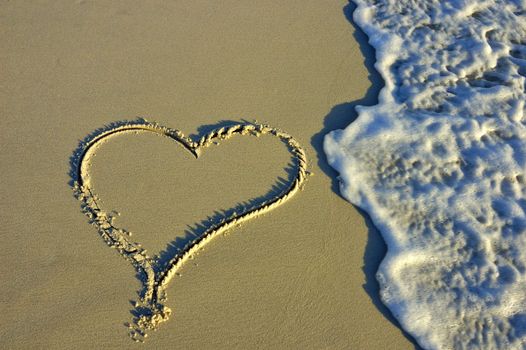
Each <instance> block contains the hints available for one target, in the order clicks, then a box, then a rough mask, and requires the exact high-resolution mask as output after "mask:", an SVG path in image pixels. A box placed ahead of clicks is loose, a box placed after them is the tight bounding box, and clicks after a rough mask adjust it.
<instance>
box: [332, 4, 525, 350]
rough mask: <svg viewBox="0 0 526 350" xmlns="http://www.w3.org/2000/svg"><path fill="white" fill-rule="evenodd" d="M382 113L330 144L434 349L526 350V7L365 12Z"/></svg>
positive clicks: (405, 314) (388, 268)
mask: <svg viewBox="0 0 526 350" xmlns="http://www.w3.org/2000/svg"><path fill="white" fill-rule="evenodd" d="M355 2H356V3H357V5H358V7H357V9H356V11H355V12H354V20H355V22H356V23H357V24H358V25H359V26H360V27H361V28H362V29H363V30H364V31H365V33H366V34H367V35H368V37H369V42H370V44H371V45H372V46H373V47H374V48H375V49H376V59H377V62H376V65H375V67H376V69H377V70H378V72H379V73H380V74H381V75H382V77H383V78H384V80H385V87H384V88H383V89H382V91H381V92H380V96H379V103H378V104H377V105H375V106H372V107H363V106H362V107H358V108H357V111H358V118H357V120H356V121H355V122H353V123H352V124H351V125H350V126H348V127H347V128H346V129H345V130H336V131H333V132H331V133H330V134H328V135H327V136H326V138H325V143H324V149H325V153H326V154H327V159H328V161H329V163H330V164H331V166H332V167H334V168H335V169H336V170H337V171H338V172H339V174H340V184H341V193H342V195H343V196H345V198H347V199H348V200H349V201H351V202H352V203H354V204H356V205H357V206H359V207H361V208H363V209H364V210H366V211H367V212H368V213H369V215H370V216H371V218H372V220H373V221H374V223H375V225H376V226H377V227H378V229H379V230H380V231H381V233H382V235H383V237H384V239H385V241H386V243H387V247H388V252H387V255H386V257H385V258H384V260H383V261H382V263H381V265H380V268H379V271H378V273H377V279H378V281H379V284H380V290H381V298H382V300H383V302H384V303H385V304H386V305H387V307H388V308H389V309H390V310H391V311H392V313H393V315H394V316H395V317H396V318H397V319H398V320H399V321H400V324H401V325H402V327H403V328H404V329H405V330H407V331H408V332H409V333H410V334H412V335H413V336H414V337H415V339H416V340H417V341H418V343H419V344H420V345H421V346H423V347H424V348H426V349H504V348H506V349H526V108H525V101H526V92H525V83H526V78H525V76H526V12H525V11H526V1H521V0H508V1H502V0H487V1H480V0H479V1H473V0H463V1H460V0H459V1H438V0H421V1H415V0H355Z"/></svg>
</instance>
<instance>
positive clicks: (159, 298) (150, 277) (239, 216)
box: [71, 119, 307, 342]
mask: <svg viewBox="0 0 526 350" xmlns="http://www.w3.org/2000/svg"><path fill="white" fill-rule="evenodd" d="M130 132H134V133H136V132H152V133H156V134H160V135H162V136H166V137H169V138H171V139H172V140H174V141H175V142H176V143H178V144H180V145H181V146H183V147H184V148H185V149H186V150H188V151H189V152H190V153H192V155H193V156H195V158H199V154H200V152H202V151H203V150H204V149H205V148H206V147H209V146H211V145H215V144H219V141H223V140H227V139H229V138H231V137H233V136H235V135H252V136H259V135H263V134H268V135H272V136H275V137H277V138H278V139H280V140H281V141H282V142H283V143H284V144H285V145H286V147H287V149H288V151H289V152H290V154H291V155H292V156H293V158H294V159H295V162H296V173H295V176H294V178H293V180H292V181H291V182H290V183H289V184H288V185H287V187H286V188H285V189H284V190H283V191H282V192H281V193H279V194H278V195H276V196H274V197H273V198H267V199H266V200H264V201H262V202H260V203H259V204H256V205H254V206H252V207H249V208H247V209H246V210H245V211H244V212H242V213H234V214H232V215H231V216H229V217H226V218H224V219H223V220H221V221H220V222H217V223H211V224H210V225H209V226H208V227H207V228H206V230H205V231H204V232H203V233H202V234H201V235H200V236H198V237H197V238H195V239H194V240H193V241H191V242H189V243H188V244H187V245H186V247H184V249H182V250H181V251H179V252H176V253H174V255H173V256H172V257H171V259H170V260H169V261H168V263H167V264H166V265H163V266H164V268H162V267H161V266H159V265H158V264H157V263H156V261H157V257H156V256H154V257H150V256H148V255H147V254H146V250H145V249H144V248H143V247H142V246H141V245H140V244H139V243H136V242H132V241H131V240H130V238H129V236H130V233H129V232H128V231H127V230H125V229H122V228H119V227H116V226H115V225H114V223H113V215H112V214H110V213H106V212H104V211H103V210H102V209H101V207H100V206H99V203H98V201H99V199H98V197H97V195H96V194H95V193H94V192H93V190H92V188H91V186H90V185H91V184H90V178H89V173H88V164H89V160H90V158H91V157H92V156H93V155H94V154H95V152H96V150H97V146H98V145H100V144H101V143H102V142H104V141H106V140H108V139H109V138H111V137H112V136H115V135H117V134H122V133H130ZM306 166H307V163H306V157H305V152H304V150H303V149H302V148H301V146H300V145H299V144H298V142H297V141H296V140H295V139H294V138H293V137H292V136H290V135H289V134H287V133H285V132H283V131H280V130H278V129H275V128H272V127H269V126H267V125H261V124H250V123H246V124H237V125H232V126H228V127H222V128H218V129H216V130H214V131H212V132H210V133H208V134H206V135H204V136H202V137H201V139H200V140H198V141H193V140H192V139H191V138H189V137H186V136H184V134H183V133H182V132H181V131H179V130H175V129H171V128H167V127H164V126H161V125H158V124H156V123H152V122H149V121H146V120H144V119H139V120H137V121H133V122H119V123H115V124H111V125H109V126H107V127H104V128H102V129H98V130H96V131H94V132H93V133H92V134H90V135H89V136H88V137H86V138H85V139H84V140H83V141H82V142H81V143H80V145H79V147H78V148H77V149H76V151H75V152H74V154H73V156H72V157H71V177H72V179H73V182H72V187H73V190H74V193H75V197H76V198H77V199H78V200H80V202H81V208H82V211H83V212H84V213H85V214H86V215H87V216H88V218H89V220H90V223H92V224H93V225H95V226H96V227H97V230H98V232H99V234H100V236H101V237H102V238H103V239H104V241H105V242H106V243H107V244H108V245H109V246H110V247H112V248H114V249H116V250H117V251H118V252H119V253H120V255H121V256H122V257H123V258H125V259H126V260H128V261H129V262H130V263H131V264H132V265H133V266H134V268H135V269H136V270H137V272H138V273H139V275H141V276H144V278H143V281H142V282H143V291H142V293H141V298H140V300H138V301H137V303H136V305H135V306H136V315H137V316H136V318H135V319H134V324H133V325H129V329H130V335H131V336H132V338H133V339H134V340H135V341H138V342H142V341H144V338H145V337H146V336H147V331H149V330H156V329H157V327H158V325H159V324H160V323H161V322H164V321H166V320H168V318H169V316H170V313H171V310H170V308H168V307H167V306H165V305H164V304H163V303H164V302H165V301H166V287H167V285H168V283H169V282H170V280H171V279H172V278H173V277H174V275H176V273H177V271H178V270H179V268H180V267H181V266H182V265H183V264H184V263H185V262H186V261H187V260H188V259H189V258H191V257H192V256H193V254H195V253H196V252H197V251H198V250H199V249H201V248H202V247H203V246H204V245H206V243H208V242H209V241H210V240H212V239H213V238H214V237H216V236H218V235H219V234H221V233H224V232H225V231H227V230H228V229H231V228H232V227H234V226H236V225H238V224H240V223H242V222H244V221H247V220H249V219H252V218H254V217H256V216H258V215H260V214H263V213H266V212H268V211H270V210H271V209H274V208H276V207H277V206H279V205H281V204H283V203H284V202H285V201H287V200H288V199H290V198H291V197H292V196H293V195H294V194H295V193H296V192H297V191H298V190H299V189H300V187H301V186H302V185H303V182H304V181H305V179H306V175H307V170H306Z"/></svg>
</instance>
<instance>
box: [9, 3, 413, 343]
mask: <svg viewBox="0 0 526 350" xmlns="http://www.w3.org/2000/svg"><path fill="white" fill-rule="evenodd" d="M348 6H349V4H348V2H347V1H346V0H341V1H340V0H335V1H332V0H331V1H319V0H307V1H306V0H301V1H300V0H291V1H239V0H225V1H221V2H217V1H202V0H196V1H156V0H154V1H148V2H139V1H100V0H83V1H74V0H71V1H69V0H68V1H62V0H53V1H50V0H44V1H38V2H37V1H26V2H21V1H9V2H7V1H5V2H2V3H1V5H0V16H1V18H2V21H1V23H2V24H1V25H0V28H1V30H2V36H1V38H0V45H1V47H0V48H1V50H0V52H1V53H2V54H1V55H0V65H1V67H2V75H1V83H2V87H1V88H0V96H1V101H2V108H1V114H2V118H1V123H2V124H1V125H2V128H1V131H0V142H1V143H0V144H1V146H2V152H0V164H1V169H2V176H1V177H0V196H1V198H2V202H1V204H0V216H1V222H2V230H1V234H0V237H1V239H2V254H1V256H2V264H0V277H1V280H2V283H1V284H0V296H1V297H0V310H1V313H0V345H1V347H2V348H5V349H17V348H21V349H27V348H46V349H72V348H90V349H118V348H121V349H127V348H131V347H137V348H139V347H141V348H152V349H164V348H170V349H171V348H180V349H207V348H208V349H256V348H260V349H279V348H286V349H327V348H329V349H408V348H412V347H413V346H412V344H411V342H410V341H409V340H408V339H407V338H406V337H405V336H404V334H403V333H402V332H401V331H400V329H399V328H398V327H397V326H396V325H395V324H394V323H393V322H392V320H390V318H389V315H388V314H386V310H385V308H384V307H382V305H381V303H379V299H378V295H377V290H376V288H377V285H376V282H375V279H374V272H375V271H376V268H377V265H378V263H379V262H380V260H381V257H382V255H383V249H385V248H384V246H383V243H382V241H381V238H380V237H379V235H378V233H377V232H376V231H374V230H370V229H369V228H368V227H367V225H366V222H365V220H364V217H363V216H362V215H361V214H360V213H359V212H358V211H357V210H356V209H355V208H354V207H353V206H352V205H350V204H349V203H348V202H346V201H344V200H343V199H342V198H341V197H339V195H338V188H337V180H336V178H335V176H336V174H335V173H334V172H332V171H331V170H330V168H329V167H328V165H327V163H326V161H325V158H324V155H323V154H322V153H321V152H322V150H321V139H322V137H323V135H324V134H325V133H326V132H328V131H330V130H331V129H334V128H342V127H345V126H346V125H347V124H348V123H349V122H350V121H351V120H352V117H353V115H354V112H353V103H352V102H353V101H359V100H361V99H363V98H364V96H366V94H367V91H371V90H370V89H373V90H374V86H373V87H371V84H372V83H371V81H370V79H369V78H368V77H369V76H370V75H371V74H373V73H372V72H371V71H368V70H367V68H366V66H365V65H364V57H363V55H362V49H361V45H362V46H363V43H362V44H359V43H358V42H357V41H356V38H357V32H356V31H355V29H354V27H353V25H352V24H351V23H350V22H349V20H348V19H347V18H346V16H345V14H344V12H343V8H344V7H348ZM138 116H143V117H146V118H148V119H152V120H156V121H157V122H158V123H159V124H161V125H166V126H175V127H177V128H178V129H180V130H184V131H185V133H187V135H190V136H191V137H192V140H197V137H201V136H203V135H206V134H209V133H210V131H211V130H216V129H218V128H221V127H223V126H225V127H228V126H232V125H235V124H246V120H249V121H250V122H252V121H253V120H255V119H257V120H258V122H257V124H265V125H271V126H272V127H275V128H279V129H282V130H286V131H287V133H289V134H290V135H292V136H294V139H295V140H297V142H298V143H299V144H301V146H302V148H303V149H304V151H305V153H306V154H307V156H308V159H309V162H308V163H307V168H308V169H309V171H311V172H312V173H313V174H314V176H311V177H309V180H308V182H307V183H306V185H305V187H304V190H303V191H301V193H299V194H298V195H296V196H294V197H293V198H292V199H290V200H289V201H287V203H286V205H282V206H280V207H279V208H278V210H274V211H272V212H271V213H269V214H268V215H261V216H260V217H258V218H257V220H250V221H248V222H245V223H244V224H243V225H241V226H240V227H235V228H234V229H232V230H230V231H229V234H228V235H220V236H218V237H217V238H215V239H214V240H212V241H210V242H209V243H207V245H206V246H205V248H204V249H203V250H202V251H201V252H200V254H198V255H196V256H195V257H194V258H193V259H192V260H191V261H187V262H186V264H184V265H183V266H181V268H180V269H179V270H178V271H179V273H180V274H181V277H178V278H176V279H174V280H173V281H172V282H171V283H170V284H168V285H167V287H166V292H167V293H168V295H169V296H170V299H169V301H168V302H167V304H168V305H169V307H170V308H171V309H172V310H173V312H172V314H171V316H170V321H169V322H165V323H163V326H162V328H161V330H160V331H158V332H155V333H154V334H151V335H150V336H149V337H148V341H146V342H145V343H143V344H135V343H134V342H133V341H131V340H130V337H129V334H128V333H129V329H128V328H127V326H126V325H125V323H126V322H127V321H130V320H132V319H133V318H134V317H135V316H136V314H130V312H133V310H134V308H135V306H134V305H132V303H133V304H135V301H136V300H138V299H140V298H141V295H137V291H141V290H142V289H143V287H144V286H143V283H142V279H141V278H138V277H140V276H134V273H136V270H135V269H134V268H133V266H132V265H131V264H129V263H128V262H127V261H125V260H124V259H122V257H121V256H120V255H119V254H116V252H115V250H112V249H108V247H107V245H106V244H104V241H103V240H101V239H100V236H99V235H98V234H97V231H96V230H94V228H93V226H90V225H87V224H86V216H85V215H84V214H83V213H82V211H81V210H80V208H79V202H78V200H76V199H75V198H74V197H73V196H72V193H71V186H72V184H71V174H70V173H69V172H70V168H71V163H70V157H71V154H72V152H74V150H75V149H76V148H77V146H78V145H79V142H80V140H83V139H84V138H85V137H86V135H90V133H91V132H92V131H93V130H95V129H96V128H98V127H100V126H101V125H107V124H108V123H111V122H114V121H119V120H136V119H137V117H138ZM150 134H151V133H145V132H139V134H138V135H128V134H126V135H124V134H123V135H121V136H118V137H115V138H111V142H106V143H105V144H104V145H101V146H100V152H99V151H97V152H95V156H94V157H92V158H93V159H92V161H91V163H92V165H91V168H90V174H91V177H92V179H91V180H92V181H93V183H92V185H93V188H94V189H95V190H96V193H97V194H99V195H100V198H101V200H100V201H99V203H100V204H101V206H103V207H104V208H107V209H108V214H110V215H111V210H113V209H114V210H117V211H119V212H120V213H121V216H118V217H116V218H115V219H114V220H115V223H116V225H117V227H121V228H122V227H125V228H127V229H128V230H129V231H131V232H133V236H132V237H133V239H134V240H137V241H138V242H141V243H143V246H144V248H148V249H149V251H151V252H152V253H148V254H149V256H150V257H152V256H154V255H155V253H156V252H158V251H162V250H166V249H168V248H169V247H167V246H166V242H172V241H173V240H179V241H183V242H184V240H185V239H186V238H185V237H186V236H185V231H192V228H193V227H197V226H198V225H200V223H201V221H202V220H206V219H207V217H210V216H212V217H216V215H215V214H214V211H216V210H217V211H218V212H219V214H223V212H222V209H223V208H227V209H228V208H233V207H236V205H237V204H238V203H239V202H240V201H245V200H247V199H250V198H255V197H257V196H258V194H259V195H261V193H263V194H264V193H267V192H268V191H269V190H271V188H272V187H273V185H274V184H275V183H276V179H278V178H283V179H284V180H285V181H284V182H283V181H281V180H280V185H279V186H278V188H277V189H276V191H274V192H272V193H278V192H279V191H281V190H285V189H286V188H287V185H286V184H285V182H286V183H289V184H290V183H292V182H288V180H293V179H294V177H290V174H289V173H290V171H289V170H290V169H289V170H287V169H288V168H289V166H288V162H290V161H291V160H290V158H291V154H290V153H289V152H287V147H284V146H283V144H282V143H281V142H275V141H276V140H277V139H276V138H275V137H268V135H267V136H261V137H260V138H258V139H257V142H256V138H251V137H239V138H237V137H232V138H231V139H229V140H228V141H227V142H224V143H223V142H221V146H220V147H208V148H207V150H206V152H202V154H201V155H200V157H199V158H200V161H199V162H196V161H195V160H188V162H186V158H190V157H187V153H185V152H179V150H177V151H175V152H174V147H173V142H171V139H168V138H166V137H156V136H154V135H150ZM192 135H193V136H192ZM217 141H221V140H217ZM278 141H279V140H278ZM182 164H184V165H182ZM182 166H184V167H188V169H182V168H181V167H182ZM292 169H293V170H294V168H292ZM295 169H296V171H297V168H295ZM293 172H294V171H293ZM269 193H270V192H269ZM260 203H261V202H260ZM248 204H250V203H248ZM245 207H246V206H244V208H245ZM189 227H190V228H189ZM199 232H203V230H202V229H200V231H199ZM126 237H128V236H126ZM170 249H171V248H170ZM170 249H168V250H169V251H170V252H172V253H173V252H175V248H173V249H172V250H170Z"/></svg>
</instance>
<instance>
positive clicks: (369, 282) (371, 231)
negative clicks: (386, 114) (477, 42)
mask: <svg viewBox="0 0 526 350" xmlns="http://www.w3.org/2000/svg"><path fill="white" fill-rule="evenodd" d="M355 9H356V5H355V4H354V3H352V2H349V4H348V5H346V6H345V7H344V8H343V14H344V15H345V17H346V18H347V20H348V21H349V22H350V23H351V24H352V26H353V27H354V30H355V31H354V35H353V36H354V39H355V40H356V42H357V43H358V45H359V47H360V51H361V53H362V55H363V57H364V61H363V64H364V65H365V67H366V68H367V71H368V79H369V81H370V83H371V85H370V87H369V88H368V89H367V91H366V93H365V95H364V96H363V97H362V98H360V99H358V100H355V101H351V102H346V103H342V104H339V105H336V106H334V107H333V108H332V109H331V111H330V112H329V114H327V115H326V116H325V118H324V123H323V129H322V130H321V131H320V132H319V133H317V134H316V135H314V136H313V137H312V139H311V144H312V146H313V147H314V149H315V150H316V153H317V157H318V166H319V167H320V169H321V170H322V171H323V172H324V173H325V174H326V175H327V176H329V177H330V178H331V179H332V183H331V189H332V191H333V192H334V193H336V194H337V195H338V196H341V194H340V191H339V183H338V173H337V172H336V171H335V170H334V169H333V168H331V167H330V165H329V164H328V163H327V159H326V157H325V153H324V152H323V139H324V137H325V135H327V133H329V132H330V131H332V130H336V129H344V128H345V127H347V126H348V125H349V124H351V123H352V122H354V121H355V120H356V118H357V117H358V114H357V112H356V109H355V108H356V106H359V105H362V106H372V105H375V104H377V103H378V95H379V93H380V90H381V89H382V88H383V87H384V80H383V79H382V76H381V75H380V74H379V73H378V72H377V71H376V69H375V67H374V64H375V61H376V52H375V49H374V48H373V47H372V46H371V45H369V43H368V40H369V39H368V37H367V35H366V34H365V33H364V32H363V31H362V30H361V29H360V27H358V26H357V25H356V23H355V22H354V20H353V17H352V14H353V12H354V10H355ZM349 64H352V63H351V62H349ZM351 83H352V82H349V84H351ZM355 208H356V209H357V210H358V212H359V213H360V214H361V215H362V216H363V217H364V220H365V224H366V225H367V228H368V239H367V246H366V248H365V253H364V266H363V267H362V270H363V272H364V274H365V280H366V282H365V284H364V285H363V288H364V290H365V291H366V292H367V294H368V295H369V296H370V297H371V300H372V302H373V304H374V305H375V306H376V308H377V309H378V310H379V311H380V312H381V313H382V314H383V315H384V317H385V318H387V319H388V320H389V321H390V322H391V323H392V324H394V325H395V326H396V327H398V328H399V329H400V330H401V332H402V333H403V334H404V336H405V337H406V338H407V339H408V340H409V341H410V342H411V343H412V344H413V345H414V348H415V349H417V350H421V349H422V348H421V347H420V346H419V345H418V344H417V342H416V341H415V340H414V338H413V337H412V336H411V335H409V334H408V333H407V332H405V331H404V330H403V329H402V328H401V327H400V324H399V322H398V321H397V320H396V318H395V317H394V316H393V314H392V313H391V311H390V310H389V309H388V308H387V307H386V306H385V305H384V304H383V303H382V301H381V299H380V294H379V289H380V288H379V285H378V281H377V280H376V271H378V266H379V265H380V263H381V261H382V260H383V258H384V256H385V254H386V252H387V247H386V245H385V242H384V240H383V239H382V236H381V235H380V232H379V231H378V229H377V228H376V227H375V226H374V224H373V222H372V220H371V218H370V217H369V215H368V214H367V213H366V212H364V211H363V210H361V209H360V208H357V207H355Z"/></svg>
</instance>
